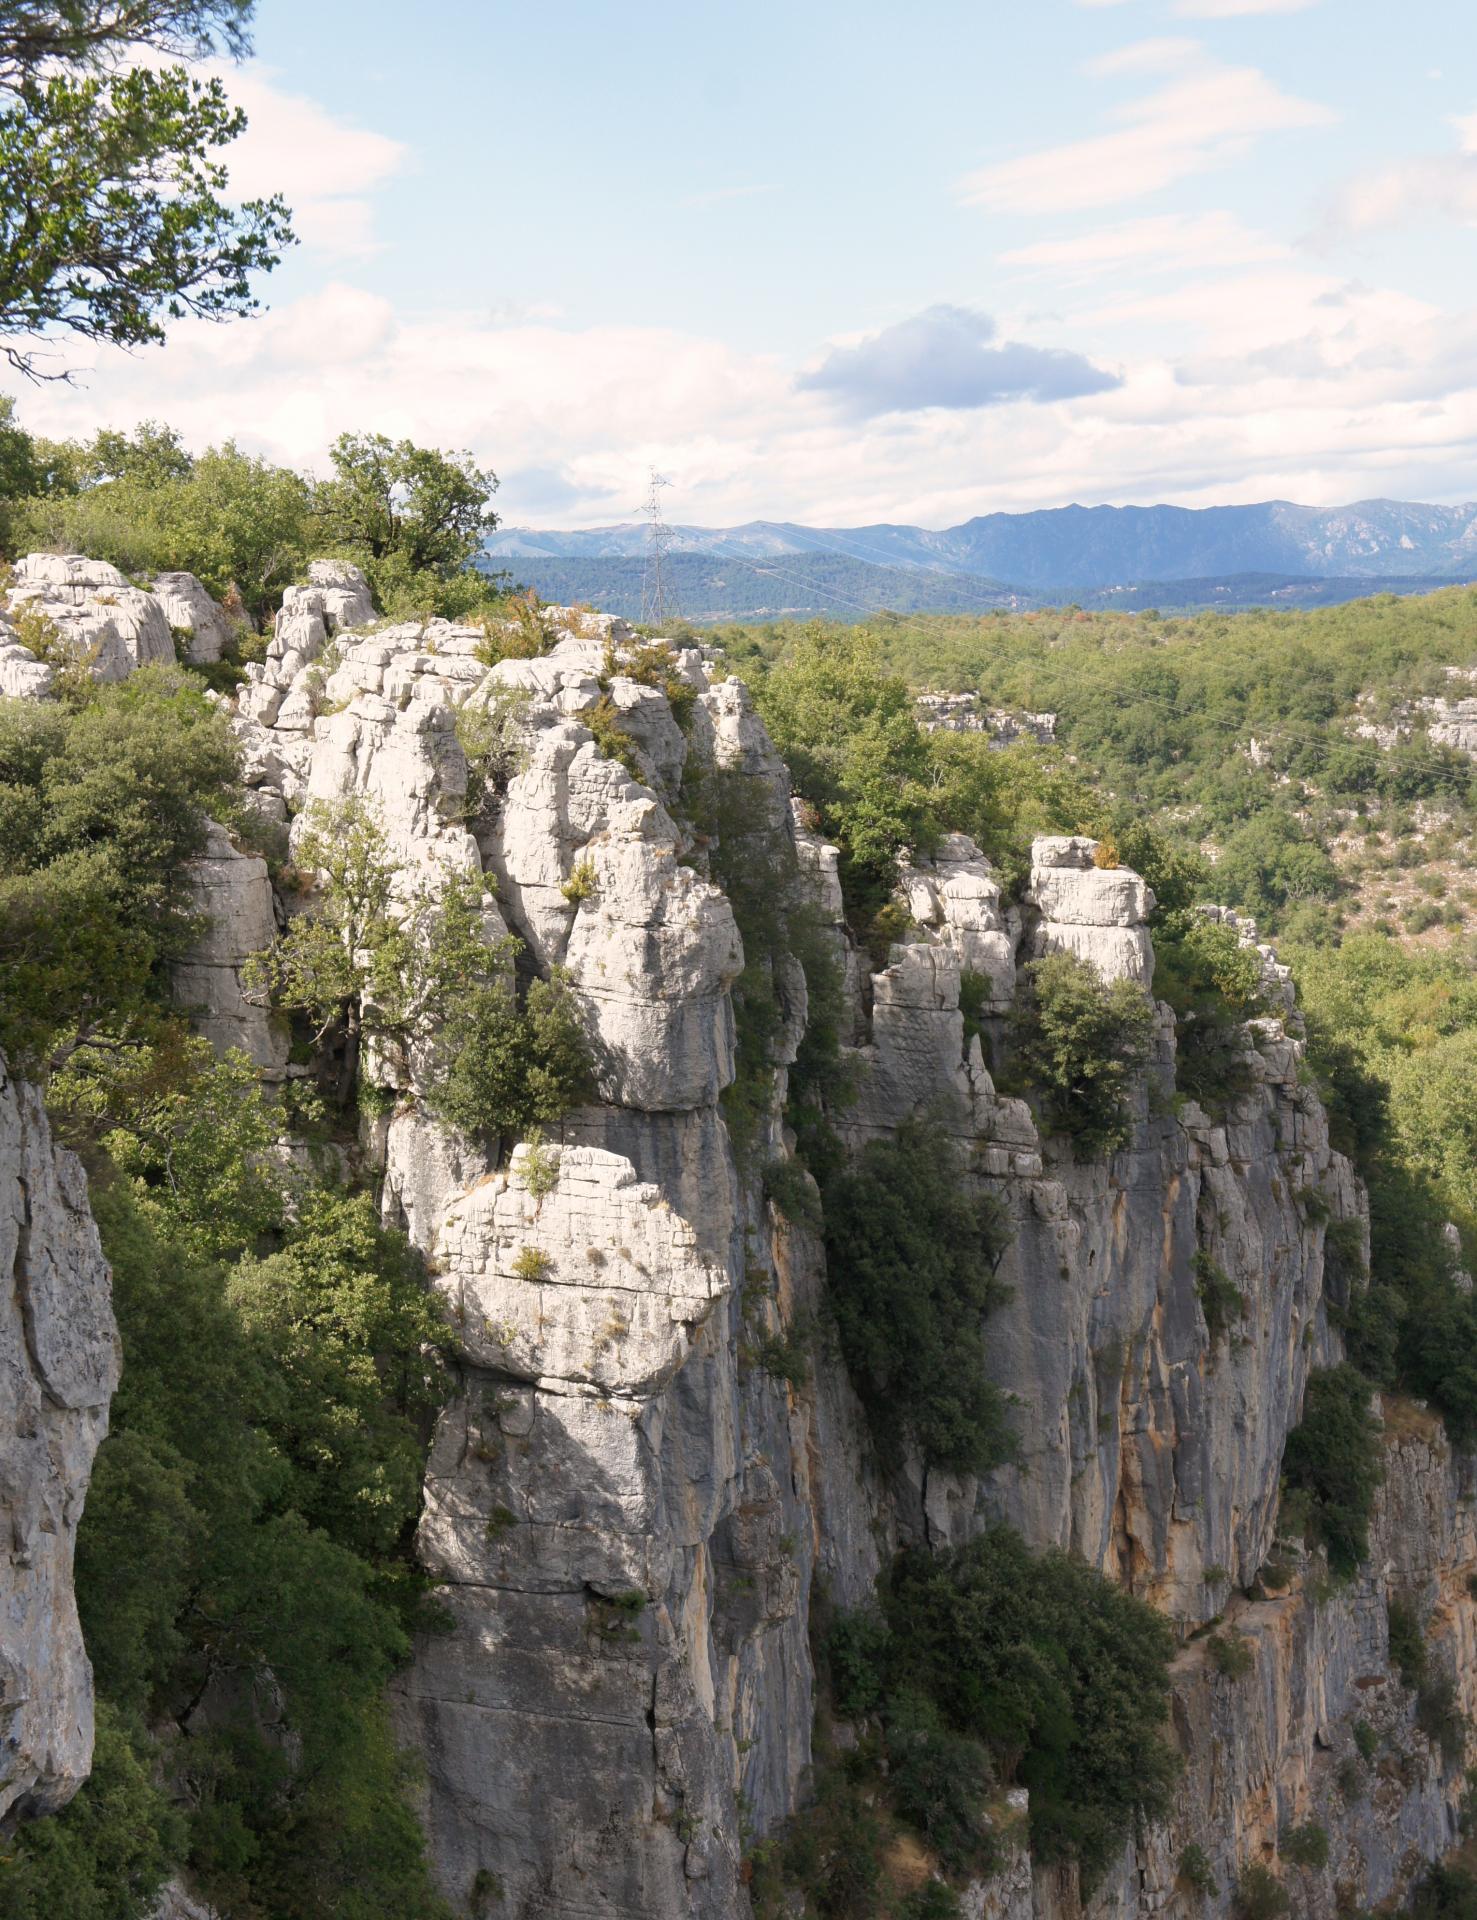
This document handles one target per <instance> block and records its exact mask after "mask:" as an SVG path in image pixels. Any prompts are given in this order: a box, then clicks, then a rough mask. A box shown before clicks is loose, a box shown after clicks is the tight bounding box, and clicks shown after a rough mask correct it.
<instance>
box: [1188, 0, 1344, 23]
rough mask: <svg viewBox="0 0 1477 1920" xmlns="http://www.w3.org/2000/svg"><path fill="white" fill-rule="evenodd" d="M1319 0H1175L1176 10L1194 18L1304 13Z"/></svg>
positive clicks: (1223, 18) (1206, 18)
mask: <svg viewBox="0 0 1477 1920" xmlns="http://www.w3.org/2000/svg"><path fill="white" fill-rule="evenodd" d="M1317 5H1318V0H1175V9H1174V10H1175V12H1176V13H1180V14H1185V15H1187V16H1188V17H1189V18H1190V19H1192V20H1233V19H1239V18H1240V17H1241V16H1242V15H1243V14H1250V13H1303V12H1305V11H1306V10H1307V9H1308V8H1309V7H1316V6H1317Z"/></svg>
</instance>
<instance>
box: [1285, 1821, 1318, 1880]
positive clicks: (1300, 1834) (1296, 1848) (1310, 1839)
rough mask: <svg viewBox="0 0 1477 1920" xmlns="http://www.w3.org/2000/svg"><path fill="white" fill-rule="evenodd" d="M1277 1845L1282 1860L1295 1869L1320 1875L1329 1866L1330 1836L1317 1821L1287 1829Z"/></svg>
mask: <svg viewBox="0 0 1477 1920" xmlns="http://www.w3.org/2000/svg"><path fill="white" fill-rule="evenodd" d="M1277 1845H1278V1849H1279V1851H1280V1852H1281V1854H1282V1858H1283V1859H1284V1860H1290V1861H1291V1862H1292V1864H1293V1865H1294V1866H1295V1867H1307V1868H1309V1869H1310V1870H1312V1871H1313V1872H1315V1873H1319V1872H1322V1870H1323V1868H1324V1867H1326V1866H1327V1865H1328V1834H1327V1832H1326V1830H1325V1829H1324V1828H1322V1827H1320V1826H1319V1825H1318V1823H1317V1822H1316V1821H1315V1820H1309V1821H1306V1822H1305V1823H1304V1824H1303V1825H1302V1826H1300V1827H1287V1828H1285V1829H1284V1831H1283V1833H1282V1836H1281V1838H1280V1840H1279V1841H1278V1843H1277Z"/></svg>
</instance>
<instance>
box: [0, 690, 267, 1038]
mask: <svg viewBox="0 0 1477 1920" xmlns="http://www.w3.org/2000/svg"><path fill="white" fill-rule="evenodd" d="M236 766H237V756H236V747H235V744H234V742H233V741H232V739H231V735H230V731H229V728H228V727H227V725H226V722H225V720H224V719H223V718H222V717H221V715H220V714H219V713H218V712H217V711H216V710H215V709H214V708H213V707H211V706H210V705H209V703H208V702H207V701H206V700H205V699H204V698H203V697H202V695H201V693H200V690H199V688H198V686H197V684H196V683H195V682H194V681H193V680H191V679H190V678H189V676H188V675H186V674H184V673H182V672H180V671H178V670H176V669H170V668H163V667H151V668H147V669H145V670H144V671H143V672H141V673H136V674H134V675H133V676H132V678H131V679H129V680H127V681H125V682H123V683H122V684H121V685H118V686H112V687H102V688H99V689H98V690H97V693H96V696H95V698H93V699H92V700H91V701H90V702H89V704H87V705H86V706H84V707H83V708H82V709H81V710H80V711H76V712H69V711H67V710H66V709H65V708H63V707H60V706H53V705H42V704H40V703H38V702H35V701H26V700H0V1048H3V1049H4V1051H5V1053H6V1054H7V1056H8V1057H9V1059H10V1060H11V1062H12V1064H13V1065H14V1066H15V1067H16V1068H17V1069H19V1070H21V1071H28V1072H30V1073H32V1074H44V1073H45V1072H47V1071H48V1070H50V1069H51V1068H54V1067H55V1066H57V1065H60V1064H61V1063H62V1062H63V1061H65V1060H66V1059H67V1058H68V1057H69V1056H70V1055H71V1054H72V1053H74V1052H75V1051H76V1049H77V1048H79V1047H83V1046H94V1047H102V1046H109V1047H113V1046H118V1045H123V1044H129V1043H131V1042H133V1041H134V1040H136V1039H137V1038H138V1037H140V1036H141V1035H145V1034H146V1033H147V1031H148V1029H149V1026H150V1023H151V1022H152V1021H154V1020H155V1019H156V1018H157V1015H158V1009H159V1006H160V1005H161V1003H162V1000H163V997H164V994H165V989H166V984H167V983H166V981H165V979H164V976H163V969H164V967H165V965H166V964H167V962H168V961H169V960H170V959H171V958H174V957H176V956H178V955H179V954H180V953H181V952H182V951H183V950H184V949H185V947H186V946H188V944H189V942H190V940H191V939H192V938H193V935H194V923H193V921H192V920H191V918H190V915H189V914H188V912H187V911H186V896H185V892H184V888H183V883H182V866H183V863H184V861H186V860H187V859H189V858H191V857H192V856H194V855H196V854H198V853H199V852H200V851H201V850H202V849H203V847H204V843H205V821H206V816H207V814H208V813H214V814H215V815H216V817H217V818H221V817H229V816H230V813H231V811H232V809H233V807H234V805H235V801H234V797H233V794H232V787H233V785H234V780H235V775H236Z"/></svg>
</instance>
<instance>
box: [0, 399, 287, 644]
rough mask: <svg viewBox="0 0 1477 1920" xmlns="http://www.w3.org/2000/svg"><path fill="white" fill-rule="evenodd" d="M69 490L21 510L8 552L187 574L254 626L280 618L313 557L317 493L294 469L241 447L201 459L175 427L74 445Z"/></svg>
mask: <svg viewBox="0 0 1477 1920" xmlns="http://www.w3.org/2000/svg"><path fill="white" fill-rule="evenodd" d="M70 464H71V480H70V484H68V485H66V486H53V487H50V488H48V489H46V490H45V491H44V492H43V493H40V494H39V495H38V497H33V498H30V499H23V500H19V501H17V502H15V503H14V504H13V505H12V506H11V508H10V509H9V512H8V515H7V521H6V526H7V533H8V539H9V544H10V547H11V550H12V551H18V550H19V549H20V548H21V547H22V546H25V545H29V546H32V547H54V548H60V549H64V550H70V551H74V552H78V553H87V554H91V555H92V556H93V558H94V559H98V560H108V561H111V562H112V563H113V565H114V566H117V567H121V568H122V569H123V571H124V572H125V573H141V574H154V573H159V572H163V571H166V570H177V569H182V570H184V571H186V572H189V573H193V574H196V575H198V577H199V578H200V580H201V581H202V582H203V583H204V585H205V586H206V587H207V588H208V589H209V591H210V592H211V593H213V594H214V595H215V596H216V598H217V599H225V600H228V599H230V598H231V597H232V596H233V595H239V597H240V602H241V605H242V606H243V607H244V608H245V609H246V611H247V612H248V613H250V614H251V615H252V617H253V618H255V619H261V618H263V617H264V616H265V615H267V614H268V613H270V611H271V610H272V609H273V608H274V607H275V606H276V604H277V603H278V601H279V600H280V598H281V592H282V588H283V587H284V586H286V585H287V584H288V583H289V582H290V581H292V580H293V579H294V578H295V577H296V576H297V575H298V574H299V573H300V572H301V570H302V567H303V564H304V562H305V561H306V559H307V557H308V546H309V531H310V513H309V503H310V488H309V486H308V483H307V481H305V480H304V479H303V478H302V477H301V476H300V475H298V474H296V473H293V472H292V471H291V469H289V468H287V467H277V466H273V465H272V464H271V462H270V461H266V460H259V459H256V458H254V457H253V456H252V455H250V454H245V453H243V452H242V451H241V450H240V448H239V447H237V446H236V444H235V442H234V441H230V440H228V441H226V442H225V444H224V445H223V446H219V447H208V448H207V449H206V450H205V452H204V453H202V454H200V455H199V456H198V457H195V456H192V455H191V454H190V453H189V452H188V451H186V449H185V448H184V446H183V444H182V442H181V440H180V437H179V435H178V434H177V433H176V432H175V431H174V429H173V428H172V427H165V426H161V425H159V424H158V423H157V422H153V421H145V422H144V423H143V424H142V425H141V426H139V427H137V428H136V429H135V430H134V432H133V433H132V434H122V433H116V432H103V433H99V434H98V435H97V436H96V437H95V438H94V439H93V440H92V441H90V442H88V443H87V444H86V445H76V444H75V443H73V444H72V446H71V449H70Z"/></svg>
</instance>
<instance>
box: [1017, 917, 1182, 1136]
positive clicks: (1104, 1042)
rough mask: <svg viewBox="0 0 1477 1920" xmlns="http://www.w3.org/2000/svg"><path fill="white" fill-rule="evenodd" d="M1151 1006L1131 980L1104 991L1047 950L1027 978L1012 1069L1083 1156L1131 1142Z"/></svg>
mask: <svg viewBox="0 0 1477 1920" xmlns="http://www.w3.org/2000/svg"><path fill="white" fill-rule="evenodd" d="M1153 1031H1154V1009H1153V1006H1152V1005H1151V1003H1150V1002H1149V1000H1148V999H1147V998H1146V996H1145V995H1144V993H1143V992H1142V990H1141V989H1140V988H1138V987H1137V986H1135V985H1134V983H1133V982H1132V981H1131V980H1115V981H1114V982H1113V984H1112V986H1106V985H1105V984H1104V982H1103V980H1102V978H1101V976H1100V975H1099V974H1098V972H1097V970H1096V968H1094V967H1093V966H1091V965H1090V964H1089V963H1088V962H1087V961H1085V960H1079V959H1078V958H1077V956H1076V955H1075V954H1071V953H1050V954H1047V955H1046V957H1045V958H1044V959H1041V960H1035V961H1032V962H1031V964H1030V965H1029V966H1028V967H1026V968H1025V969H1024V971H1023V974H1022V979H1021V985H1020V989H1019V993H1018V998H1017V1003H1016V1006H1015V1009H1014V1011H1013V1013H1012V1016H1011V1034H1012V1039H1013V1041H1014V1046H1015V1067H1016V1070H1017V1071H1018V1072H1019V1074H1020V1075H1021V1076H1022V1077H1023V1078H1024V1079H1025V1081H1026V1082H1027V1084H1028V1085H1030V1086H1032V1087H1034V1088H1036V1089H1038V1090H1039V1092H1040V1094H1041V1096H1042V1100H1043V1104H1044V1106H1045V1111H1046V1118H1047V1122H1048V1124H1049V1125H1050V1126H1051V1127H1053V1128H1055V1129H1057V1130H1058V1131H1060V1132H1063V1133H1067V1134H1070V1135H1071V1136H1072V1138H1073V1139H1074V1140H1075V1141H1076V1142H1077V1145H1078V1147H1079V1149H1080V1151H1081V1152H1083V1153H1084V1154H1100V1153H1113V1152H1116V1151H1117V1149H1118V1148H1120V1147H1122V1146H1125V1145H1127V1142H1128V1131H1129V1114H1128V1094H1129V1089H1130V1087H1131V1085H1132V1082H1133V1078H1134V1076H1135V1075H1136V1074H1138V1073H1140V1072H1142V1070H1143V1068H1144V1067H1145V1065H1146V1064H1147V1062H1148V1058H1149V1045H1150V1040H1151V1038H1152V1035H1153Z"/></svg>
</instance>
